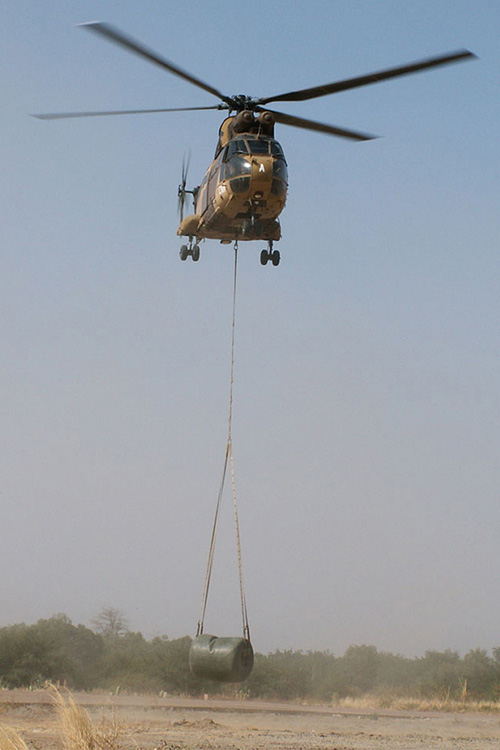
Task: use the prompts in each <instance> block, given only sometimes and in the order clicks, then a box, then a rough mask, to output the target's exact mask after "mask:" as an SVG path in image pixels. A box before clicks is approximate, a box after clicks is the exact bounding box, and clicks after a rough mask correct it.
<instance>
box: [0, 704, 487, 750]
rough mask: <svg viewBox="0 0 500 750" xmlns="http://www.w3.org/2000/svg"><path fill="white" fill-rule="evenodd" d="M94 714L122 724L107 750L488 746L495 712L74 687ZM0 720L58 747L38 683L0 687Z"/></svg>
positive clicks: (42, 749)
mask: <svg viewBox="0 0 500 750" xmlns="http://www.w3.org/2000/svg"><path fill="white" fill-rule="evenodd" d="M74 697H75V699H76V700H77V701H78V702H79V703H80V704H82V705H85V707H86V708H87V710H88V711H89V712H90V714H91V716H92V718H93V719H94V720H95V721H96V722H99V721H100V720H101V719H102V717H103V714H105V715H108V716H110V714H112V713H114V714H115V717H116V719H117V720H118V722H119V724H120V725H121V727H122V734H121V737H120V739H119V743H118V746H117V747H116V748H110V750H258V749H261V748H262V750H379V748H380V749H382V748H384V750H413V749H414V748H419V750H431V749H432V748H440V750H486V749H488V750H491V749H492V748H495V749H500V716H499V715H498V714H497V715H491V714H474V713H460V714H452V713H421V712H410V711H401V712H396V711H377V712H376V713H369V712H364V713H363V712H356V711H346V710H339V709H328V708H325V707H305V706H292V705H289V704H279V703H261V702H257V701H223V700H217V701H203V700H190V699H173V698H158V697H156V696H148V697H145V696H104V695H86V694H81V695H79V694H76V695H75V696H74ZM0 723H1V724H3V725H7V726H10V727H12V728H14V729H16V730H18V731H19V732H20V734H21V735H22V737H23V738H24V740H25V741H26V743H27V744H28V747H29V748H31V749H32V750H59V749H60V747H61V744H60V738H59V736H58V733H57V727H56V717H55V714H54V711H53V709H52V707H51V704H50V696H49V695H48V694H47V693H46V692H44V691H36V692H28V691H0Z"/></svg>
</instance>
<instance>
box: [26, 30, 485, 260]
mask: <svg viewBox="0 0 500 750" xmlns="http://www.w3.org/2000/svg"><path fill="white" fill-rule="evenodd" d="M81 27H82V28H84V29H87V30H88V31H92V32H94V33H96V34H100V35H101V36H103V37H104V38H106V39H108V40H109V41H111V42H115V43H116V44H119V45H120V46H122V47H124V48H125V49H126V50H128V51H129V52H133V53H134V54H137V55H139V56H140V57H142V58H144V59H146V60H149V62H152V63H154V64H155V65H159V66H160V67H162V68H163V69H165V70H168V71H169V72H170V73H173V74H174V75H176V76H179V77H180V78H183V79H184V80H185V81H188V83H191V84H193V85H194V86H197V87H198V88H200V89H203V90H204V91H206V92H207V93H209V94H211V95H212V96H215V97H217V98H218V99H219V100H220V102H219V104H216V105H213V106H202V107H180V108H169V109H147V110H121V111H113V112H65V113H52V114H41V115H34V116H35V117H38V118H40V119H44V120H55V119H62V118H67V117H97V116H105V115H127V114H139V113H148V112H149V113H151V112H187V111H195V110H213V109H217V110H226V111H228V113H229V114H228V116H227V117H226V119H225V120H224V121H223V123H222V125H221V126H220V129H219V137H218V141H217V146H216V150H215V156H214V159H213V161H212V163H211V165H210V166H209V168H208V170H207V172H206V174H205V177H204V179H203V181H202V183H201V185H199V186H197V187H195V188H193V189H192V190H188V189H187V187H186V184H187V165H186V163H184V164H183V168H182V177H181V184H180V185H179V188H178V200H179V213H180V225H179V228H178V229H177V234H178V235H179V236H182V237H187V238H188V244H184V245H182V246H181V249H180V257H181V260H186V259H187V258H188V257H191V258H192V259H193V261H197V260H199V257H200V246H199V243H200V241H201V240H204V239H215V240H219V241H220V242H221V243H222V244H231V243H233V242H238V241H239V240H264V241H266V242H267V248H266V249H264V250H262V252H261V254H260V262H261V263H262V265H266V264H267V263H268V262H269V261H271V263H272V264H273V265H274V266H277V265H279V262H280V253H279V251H278V250H275V249H274V248H273V243H274V242H277V241H278V240H279V239H280V238H281V228H280V223H279V218H278V217H279V216H280V214H281V212H282V210H283V208H284V206H285V202H286V197H287V190H288V170H287V162H286V159H285V155H284V153H283V149H282V147H281V146H280V144H279V143H278V141H277V140H275V138H274V126H275V123H279V124H280V125H291V126H293V127H297V128H304V129H306V130H313V131H316V132H319V133H326V134H327V135H334V136H339V137H341V138H349V139H351V140H354V141H366V140H370V139H372V138H375V137H376V136H374V135H370V134H367V133H360V132H356V131H354V130H347V129H345V128H339V127H336V126H334V125H327V124H324V123H320V122H316V121H314V120H306V119H304V118H302V117H296V116H295V115H288V114H285V113H283V112H276V111H275V110H272V109H269V108H267V107H265V106H264V105H267V104H268V103H269V102H298V101H305V100H307V99H315V98H317V97H320V96H327V95H329V94H335V93H338V92H340V91H347V90H348V89H353V88H358V87H360V86H367V85H369V84H372V83H378V82H379V81H384V80H387V79H389V78H396V77H397V76H403V75H408V74H410V73H417V72H418V71H422V70H428V69H429V68H435V67H438V66H441V65H448V64H450V63H455V62H460V61H463V60H467V59H471V58H474V57H476V55H474V54H473V53H472V52H469V51H468V50H464V49H462V50H458V51H456V52H451V53H448V54H445V55H439V56H436V57H430V58H426V59H424V60H418V61H416V62H412V63H409V64H406V65H400V66H398V67H394V68H388V69H386V70H381V71H377V72H375V73H368V74H367V75H363V76H357V77H355V78H348V79H345V80H341V81H335V82H333V83H327V84H323V85H321V86H313V87H311V88H307V89H301V90H299V91H290V92H288V93H284V94H277V95H275V96H267V97H259V98H254V97H250V96H247V95H245V94H238V95H234V96H227V95H225V94H222V93H221V92H220V91H219V90H218V89H216V88H214V87H213V86H211V85H209V84H207V83H205V82H204V81H202V80H200V79H199V78H196V77H195V76H193V75H191V74H190V73H187V72H186V71H185V70H182V69H181V68H179V67H178V66H177V65H174V64H173V63H171V62H169V61H168V60H166V59H165V58H163V57H160V55H158V54H157V53H156V52H153V51H152V50H150V49H148V48H147V47H145V46H144V45H142V44H141V43H139V42H137V41H136V40H134V39H132V37H130V36H128V35H126V34H124V33H123V32H121V31H120V30H118V29H117V28H115V27H113V26H111V25H110V24H107V23H86V24H81ZM188 194H190V195H191V196H192V199H193V213H192V214H190V215H188V216H184V210H185V203H186V199H187V195H188Z"/></svg>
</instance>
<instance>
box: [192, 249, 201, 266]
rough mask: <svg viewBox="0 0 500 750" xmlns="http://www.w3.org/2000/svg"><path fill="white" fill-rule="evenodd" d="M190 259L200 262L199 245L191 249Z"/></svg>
mask: <svg viewBox="0 0 500 750" xmlns="http://www.w3.org/2000/svg"><path fill="white" fill-rule="evenodd" d="M191 257H192V259H193V260H194V261H195V262H196V261H198V260H200V246H199V245H195V246H194V247H193V250H192V252H191Z"/></svg>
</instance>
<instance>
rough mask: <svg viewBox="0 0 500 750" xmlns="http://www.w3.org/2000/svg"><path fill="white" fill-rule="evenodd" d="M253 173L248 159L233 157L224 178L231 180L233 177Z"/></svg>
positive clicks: (228, 163)
mask: <svg viewBox="0 0 500 750" xmlns="http://www.w3.org/2000/svg"><path fill="white" fill-rule="evenodd" d="M251 171H252V165H251V164H250V162H249V161H248V160H247V159H245V158H243V156H233V158H232V159H230V160H229V161H228V162H227V164H226V166H225V170H224V177H225V178H226V180H229V179H231V178H232V177H239V176H240V175H245V174H249V173H250V172H251Z"/></svg>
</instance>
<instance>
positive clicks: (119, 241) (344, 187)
mask: <svg viewBox="0 0 500 750" xmlns="http://www.w3.org/2000/svg"><path fill="white" fill-rule="evenodd" d="M0 19H1V23H0V64H1V70H2V78H1V80H2V108H1V115H0V117H1V132H2V137H1V138H0V164H1V170H0V211H1V217H0V233H1V234H0V238H1V255H0V263H1V266H0V285H1V292H0V304H1V317H0V321H1V323H0V325H1V347H2V366H1V369H0V378H1V394H2V402H1V404H2V405H1V413H2V419H1V428H0V439H1V486H0V491H1V496H2V501H1V502H2V508H3V510H2V518H1V523H0V567H1V569H2V571H3V575H2V577H1V583H0V602H1V607H0V626H1V625H6V624H10V623H12V622H16V621H22V620H24V621H28V622H32V621H35V620H37V619H38V618H39V617H47V616H50V615H51V614H53V613H55V612H61V611H62V612H66V613H67V614H68V615H69V616H70V617H71V618H72V619H73V620H74V621H75V622H86V623H88V622H89V621H90V620H91V618H92V617H93V616H94V615H95V614H96V612H98V611H99V610H100V609H101V608H102V607H103V606H115V607H118V608H119V609H122V610H123V611H124V612H125V613H126V615H127V616H128V618H129V620H130V624H131V627H132V628H134V629H137V630H142V631H143V632H144V633H145V634H146V635H148V636H151V635H154V634H162V633H166V634H168V635H169V636H171V637H175V636H179V635H183V634H185V633H193V631H194V630H195V627H196V621H197V618H198V609H199V604H200V598H201V588H202V583H203V576H204V568H205V560H206V555H207V552H208V543H209V535H210V528H211V522H212V515H213V511H214V506H215V501H216V496H217V490H218V485H219V480H220V472H221V469H222V462H223V457H224V448H225V440H226V427H227V395H228V376H229V345H230V322H231V321H230V316H231V309H230V305H231V292H232V290H231V284H232V270H233V269H232V263H233V256H232V250H231V248H227V247H222V246H220V245H219V244H218V243H216V242H207V243H204V245H203V246H202V253H201V260H200V262H199V263H198V264H194V263H192V262H191V261H189V262H186V263H181V262H180V260H179V257H178V249H179V245H180V242H179V239H178V238H177V237H176V229H177V215H176V208H177V206H176V203H177V197H176V192H177V185H178V183H179V179H180V171H181V163H182V158H183V154H184V153H185V152H187V151H188V150H190V151H191V155H192V158H191V172H190V177H191V178H192V182H193V183H199V182H200V180H201V178H202V176H203V173H204V171H205V169H206V167H207V166H208V164H209V162H210V158H211V156H212V154H213V150H214V147H215V141H216V134H217V129H218V126H219V123H220V119H221V114H220V113H218V112H208V113H207V112H193V113H178V114H170V115H169V114H165V115H144V116H135V117H129V118H127V117H121V118H118V117H117V118H103V119H97V118H92V119H89V120H67V121H59V122H41V121H38V120H35V119H33V118H30V117H29V116H28V114H29V113H31V112H52V111H58V110H59V111H73V110H86V109H88V110H99V109H131V108H140V107H144V108H153V107H176V106H179V107H182V106H198V105H200V106H202V105H210V104H214V103H216V100H214V99H213V98H212V97H210V95H209V94H205V93H204V92H203V91H199V90H197V89H196V88H194V87H191V86H189V85H188V84H187V83H185V82H183V81H182V80H179V79H177V78H175V77H173V76H170V75H168V74H167V73H166V72H164V71H162V70H160V69H157V68H156V67H154V66H152V65H148V64H147V62H145V61H142V60H140V59H138V58H136V57H134V56H132V55H129V54H127V53H126V52H125V51H124V50H122V49H119V48H118V47H116V46H115V45H112V44H109V43H107V42H106V41H105V40H103V39H100V38H97V37H94V36H93V35H91V34H89V33H87V32H85V31H82V30H80V29H78V28H76V24H77V23H80V22H85V21H91V20H100V21H108V22H110V23H113V24H115V25H117V26H118V27H119V28H121V29H122V30H123V31H125V32H127V33H129V34H131V35H133V36H135V37H137V38H138V39H139V40H141V41H142V42H143V43H144V44H146V45H148V46H150V47H152V48H153V49H155V50H157V51H158V52H159V53H160V54H163V55H164V56H165V57H167V58H168V59H171V60H172V61H174V62H175V63H177V64H178V65H179V66H181V67H183V68H185V69H187V70H188V71H190V72H192V73H193V74H194V75H196V76H199V77H201V78H203V79H204V80H206V81H207V82H209V83H210V84H212V85H213V86H215V87H216V88H219V89H220V90H222V91H223V92H225V93H227V94H229V95H231V94H235V93H246V94H250V95H255V96H266V95H272V94H275V93H279V92H281V91H289V90H292V89H297V88H301V87H306V86H311V85H317V84H321V83H326V82H328V81H333V80H336V79H341V78H345V77H351V76H354V75H360V74H363V73H367V72H370V71H372V70H378V69H382V68H385V67H389V66H393V65H398V64H402V63H405V62H409V61H412V60H416V59H420V58H424V57H427V56H429V55H434V54H440V53H445V52H449V51H452V50H455V49H457V48H462V47H466V48H468V49H470V50H472V51H473V52H475V53H476V54H477V55H478V57H479V58H480V59H479V60H477V61H473V62H470V63H465V64H459V65H454V66H450V67H447V68H443V69H440V70H436V71H431V72H426V73H423V74H420V75H415V76H409V77H406V78H402V79H400V80H395V81H389V82H385V83H382V84H380V85H375V86H370V87H366V88H364V89H357V90H354V91H350V92H345V93H342V94H338V95H336V96H331V97H325V98H322V99H318V100H315V101H311V102H303V103H300V104H299V103H295V104H289V105H285V106H278V105H276V109H281V110H282V111H285V112H290V113H292V114H297V115H299V116H304V117H309V118H312V119H318V120H321V121H324V122H330V123H333V124H336V125H339V126H344V127H350V128H353V129H355V130H361V131H365V132H373V133H376V134H379V135H381V136H383V137H381V138H380V139H379V140H376V141H371V142H367V143H361V144H357V143H351V142H349V141H345V140H341V139H336V138H329V137H327V136H323V135H319V134H315V133H308V132H305V131H299V130H295V129H292V128H287V127H284V126H283V127H279V128H277V138H278V140H280V142H281V143H282V145H283V147H284V150H285V153H286V155H287V159H288V163H289V172H290V192H289V200H288V204H287V207H286V209H285V211H284V213H283V215H282V230H283V239H282V241H281V242H280V244H279V248H280V251H281V255H282V263H281V265H280V267H279V268H278V269H276V268H273V267H270V266H267V267H265V268H262V267H261V266H260V264H259V258H258V256H259V252H260V250H261V244H260V243H248V244H245V245H243V246H242V247H241V250H240V269H239V271H240V273H239V300H238V301H239V307H238V320H237V326H238V327H237V348H236V372H235V375H236V382H235V404H234V423H233V447H234V453H235V465H236V479H237V487H238V496H239V504H240V521H241V534H242V543H243V556H244V569H245V579H246V584H247V599H248V608H249V615H250V625H251V629H252V633H253V640H254V645H255V648H256V649H257V650H259V651H267V650H270V649H274V648H288V647H293V648H302V649H316V648H318V649H326V648H329V649H331V650H332V651H334V652H335V653H342V652H343V650H344V649H345V648H346V647H347V646H348V645H350V644H352V643H373V644H375V645H376V646H377V647H378V648H380V649H386V650H391V651H400V652H402V653H405V654H408V655H410V656H412V655H416V654H422V653H423V652H424V651H425V650H426V649H434V648H435V649H444V648H447V647H450V648H456V649H459V650H460V651H466V650H468V649H470V648H474V647H476V646H481V647H485V648H491V647H495V646H499V645H500V634H499V631H498V622H499V621H500V596H499V586H498V578H499V569H500V503H499V501H498V500H499V485H500V466H499V460H498V456H499V454H500V426H499V402H500V367H499V365H500V355H499V314H500V303H499V294H498V288H499V281H500V253H499V241H498V238H499V234H500V232H499V229H500V227H499V210H498V201H499V192H500V190H499V189H500V173H499V172H500V170H499V152H500V149H499V146H498V133H499V132H500V96H499V94H500V91H499V88H500V86H499V80H500V45H499V44H498V32H499V29H500V4H499V3H498V2H496V1H494V0H490V1H489V2H488V1H485V0H479V2H477V3H471V2H465V1H464V0H453V2H452V1H451V0H420V1H419V2H418V3H415V2H401V1H400V0H397V1H396V0H378V2H377V3H373V2H369V1H368V0H364V1H358V0H350V1H347V0H339V1H338V2H336V1H334V0H332V1H331V2H324V1H323V2H310V3H290V2H286V3H285V2H276V1H273V0H268V1H266V2H264V1H263V0H262V1H257V2H254V3H252V4H251V5H249V4H248V3H243V2H240V1H239V0H236V1H234V2H231V3H223V4H216V3H196V2H194V3H189V4H187V5H186V4H180V3H172V2H170V1H167V2H165V0H162V2H159V1H158V0H157V1H156V2H154V1H151V0H144V2H142V3H140V4H137V3H135V2H131V1H130V0H120V2H111V0H101V1H100V2H89V1H87V0H81V1H80V2H78V3H76V2H62V1H61V0H59V2H52V3H50V4H47V3H40V2H35V0H19V1H18V2H17V3H15V4H14V3H8V2H6V0H3V2H2V4H1V6H0ZM226 500H227V502H226V504H225V507H224V518H223V524H222V528H221V532H220V546H219V549H218V554H217V557H216V563H215V571H214V588H213V599H212V600H211V602H210V604H209V608H208V612H207V621H206V626H207V629H208V630H213V631H215V632H217V633H218V634H221V635H222V634H231V633H232V632H234V631H236V632H238V630H239V627H240V626H239V619H238V618H239V603H238V595H237V590H236V580H235V570H236V561H235V556H234V543H233V537H232V527H231V523H232V519H231V507H230V497H229V496H227V498H226Z"/></svg>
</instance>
